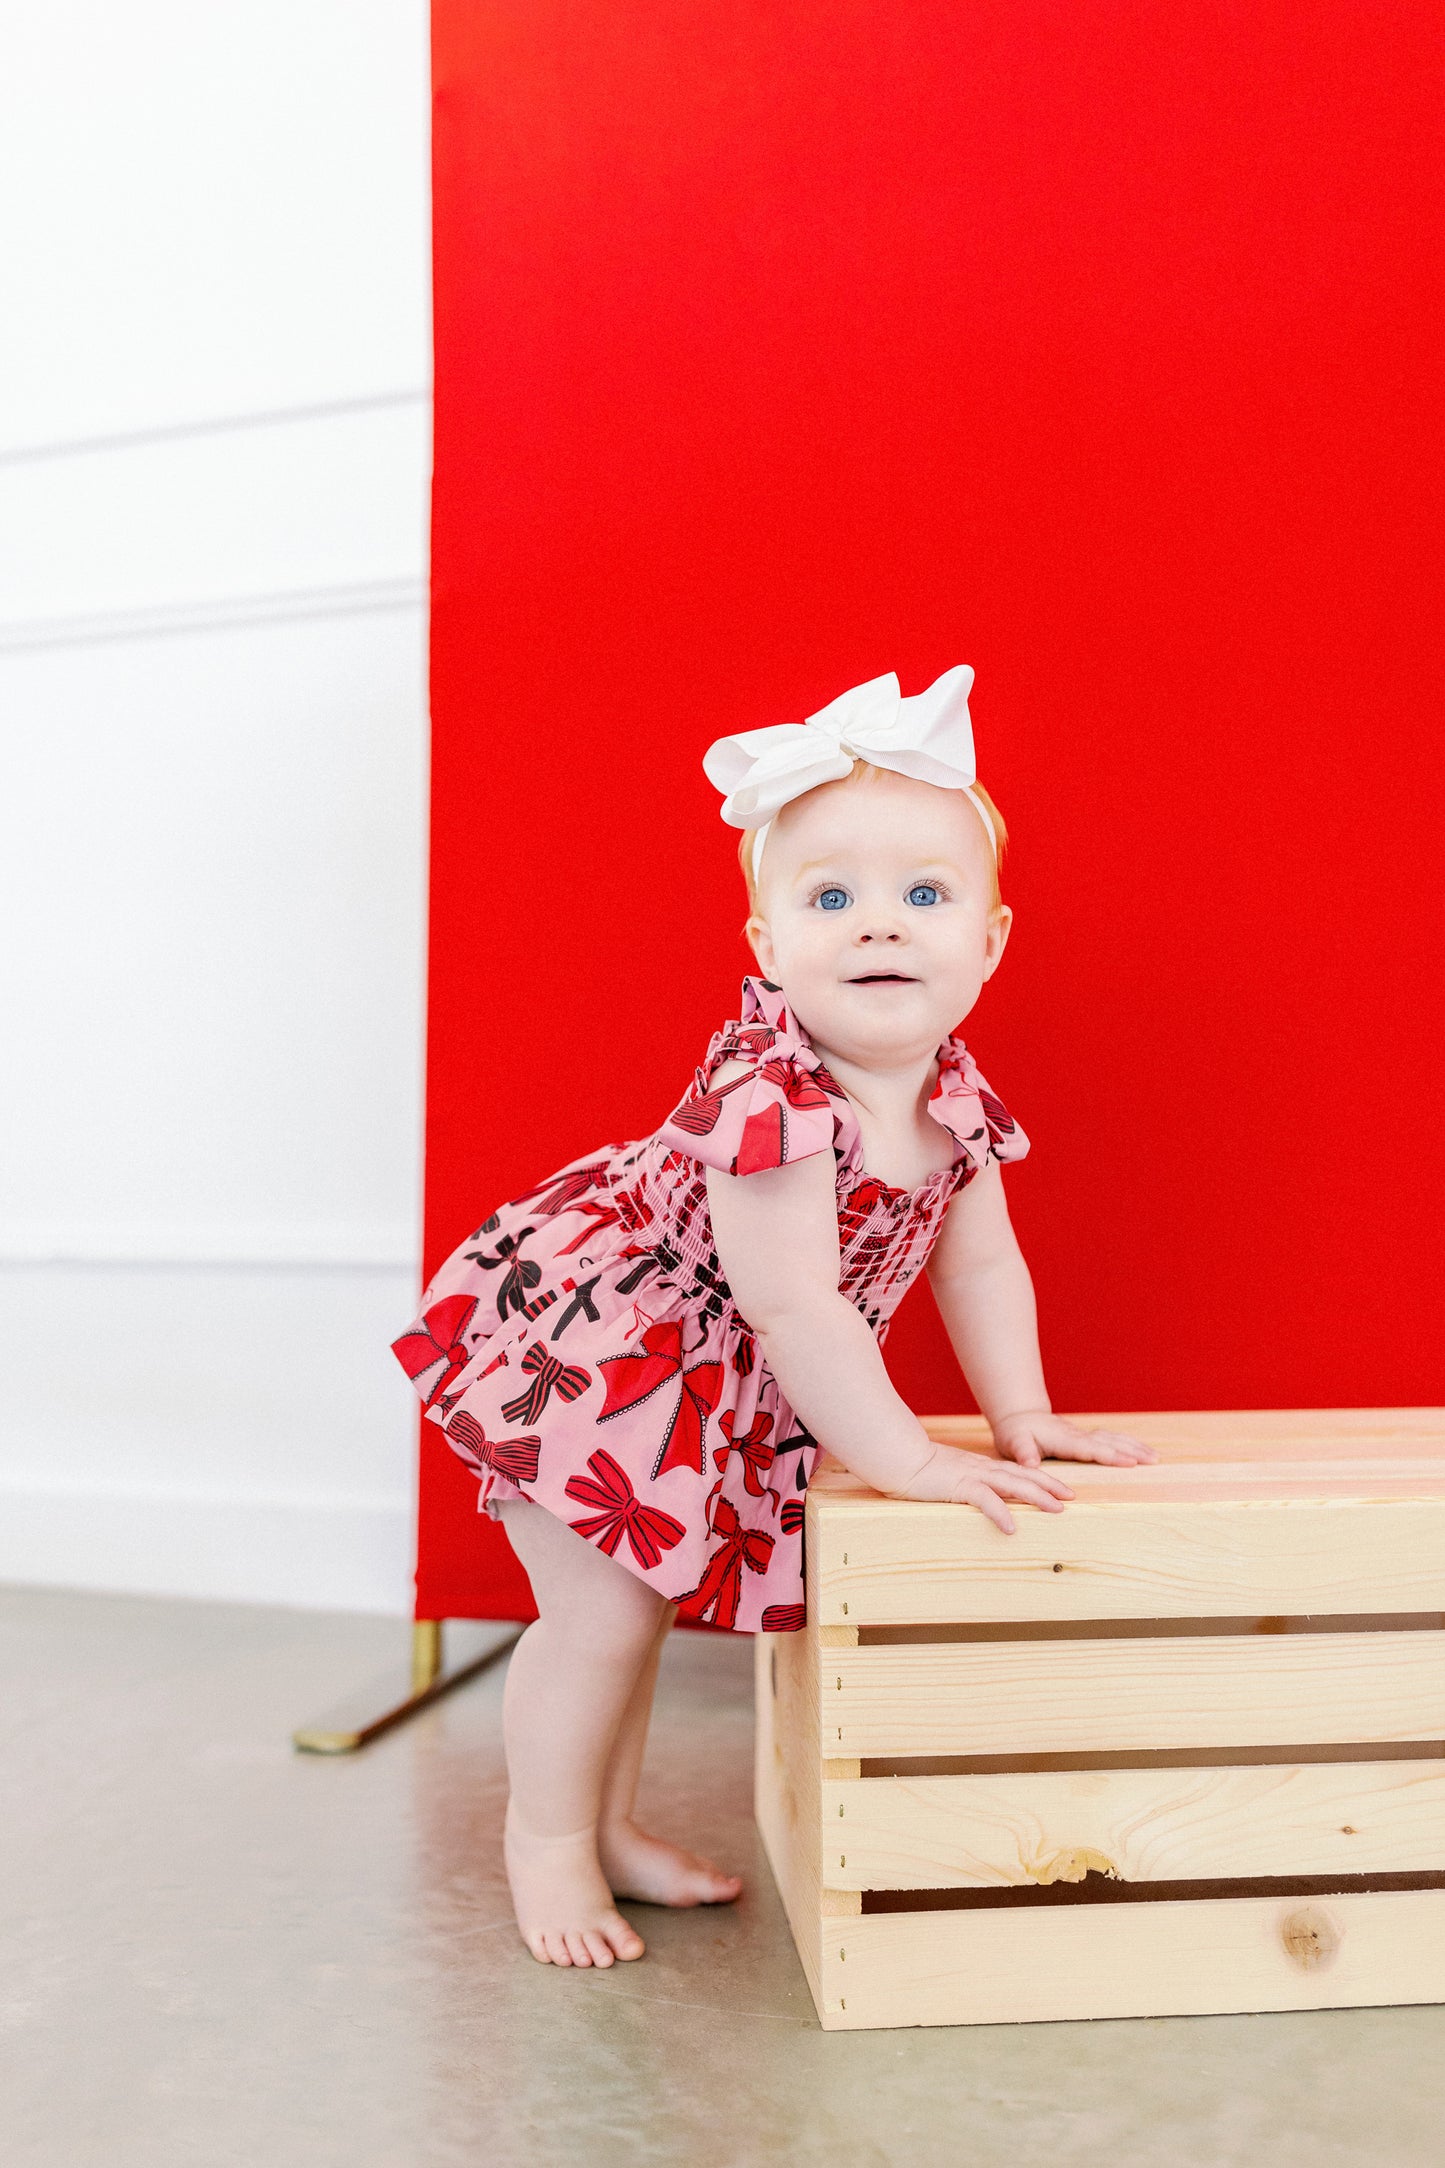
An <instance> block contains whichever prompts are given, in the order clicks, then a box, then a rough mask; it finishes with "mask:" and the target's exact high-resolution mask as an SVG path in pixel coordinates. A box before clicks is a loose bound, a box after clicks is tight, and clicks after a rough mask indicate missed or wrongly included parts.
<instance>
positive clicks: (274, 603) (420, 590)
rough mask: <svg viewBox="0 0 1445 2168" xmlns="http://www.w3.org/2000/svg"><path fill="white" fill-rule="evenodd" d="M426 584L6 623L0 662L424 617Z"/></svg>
mask: <svg viewBox="0 0 1445 2168" xmlns="http://www.w3.org/2000/svg"><path fill="white" fill-rule="evenodd" d="M426 600H427V583H426V581H425V580H424V579H421V578H418V577H417V576H416V575H415V574H409V575H407V576H406V577H404V578H399V579H386V580H342V581H339V582H337V583H336V584H335V585H333V586H327V587H294V588H282V589H280V590H279V591H277V592H276V593H274V594H261V595H231V596H226V595H220V596H211V597H207V598H204V599H198V600H196V601H193V602H162V603H154V604H147V605H144V606H142V607H139V608H132V609H125V610H99V611H86V612H81V613H78V614H76V615H75V616H67V617H37V618H29V619H14V620H12V621H11V622H10V623H8V624H7V623H6V622H5V621H4V620H3V619H0V654H13V653H16V652H18V651H21V650H24V649H34V648H46V647H89V646H93V645H94V644H96V643H97V642H101V641H115V640H156V639H166V638H169V637H171V636H173V635H174V634H176V633H188V632H220V631H229V630H231V629H232V628H233V627H236V626H241V625H275V624H285V623H288V622H292V621H295V620H298V619H307V618H321V617H362V616H368V615H371V614H373V613H375V612H378V611H388V610H390V611H396V610H420V609H422V608H424V607H425V605H426Z"/></svg>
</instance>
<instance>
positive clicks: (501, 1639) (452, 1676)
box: [291, 1618, 522, 1754]
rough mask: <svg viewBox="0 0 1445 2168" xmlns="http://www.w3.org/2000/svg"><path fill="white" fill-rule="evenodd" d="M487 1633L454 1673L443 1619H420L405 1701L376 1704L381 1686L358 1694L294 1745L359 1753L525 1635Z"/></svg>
mask: <svg viewBox="0 0 1445 2168" xmlns="http://www.w3.org/2000/svg"><path fill="white" fill-rule="evenodd" d="M478 1630H479V1631H480V1632H481V1633H482V1634H483V1636H484V1646H483V1647H482V1648H481V1649H480V1650H477V1651H474V1652H472V1653H471V1654H469V1655H468V1656H467V1657H466V1658H465V1659H464V1661H463V1662H461V1663H459V1664H458V1665H457V1667H456V1669H455V1670H454V1671H447V1670H445V1669H444V1667H443V1664H442V1621H441V1620H440V1619H433V1618H419V1619H417V1620H416V1621H415V1623H414V1624H413V1626H412V1629H411V1692H410V1693H409V1694H408V1695H407V1696H406V1697H405V1699H404V1700H402V1701H396V1702H393V1703H392V1704H391V1705H390V1706H389V1707H385V1706H383V1707H382V1708H381V1709H380V1710H378V1708H377V1701H378V1700H379V1699H380V1697H381V1696H382V1694H384V1692H385V1688H384V1687H378V1688H376V1689H375V1690H374V1691H373V1692H371V1693H367V1694H355V1695H352V1696H350V1697H348V1699H347V1700H345V1701H344V1702H341V1703H339V1704H338V1706H337V1707H336V1708H334V1709H329V1710H328V1711H327V1713H326V1715H325V1716H319V1717H318V1718H317V1719H316V1721H315V1723H314V1724H303V1725H302V1726H301V1729H300V1730H299V1731H294V1732H293V1733H292V1734H291V1737H292V1741H293V1743H294V1744H295V1745H296V1746H297V1747H299V1748H300V1750H301V1752H302V1753H303V1754H354V1753H355V1752H356V1750H357V1748H358V1747H362V1746H367V1745H369V1744H370V1742H371V1741H372V1740H373V1739H376V1738H379V1737H380V1735H381V1733H382V1732H384V1731H390V1729H391V1727H392V1725H393V1724H401V1723H404V1722H405V1721H406V1719H407V1717H409V1716H415V1715H416V1713H417V1711H418V1709H429V1708H430V1707H431V1705H432V1703H433V1702H434V1701H440V1700H441V1698H442V1695H443V1694H449V1693H450V1692H451V1690H452V1688H453V1687H454V1686H463V1685H465V1683H466V1681H467V1680H468V1679H474V1678H476V1676H477V1674H478V1673H479V1672H482V1671H485V1670H486V1669H487V1667H488V1665H489V1664H494V1663H495V1662H496V1661H497V1658H498V1657H499V1656H505V1655H506V1653H507V1651H508V1649H510V1648H511V1647H512V1646H513V1644H514V1643H515V1642H516V1641H517V1640H519V1639H520V1637H521V1634H522V1628H521V1627H520V1626H512V1625H493V1626H484V1627H481V1628H479V1629H478Z"/></svg>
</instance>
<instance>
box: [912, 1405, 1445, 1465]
mask: <svg viewBox="0 0 1445 2168" xmlns="http://www.w3.org/2000/svg"><path fill="white" fill-rule="evenodd" d="M921 1421H922V1423H923V1427H924V1429H925V1430H926V1431H927V1432H928V1434H929V1436H930V1437H932V1438H941V1439H942V1440H943V1441H944V1443H945V1444H947V1445H969V1446H974V1447H975V1448H978V1449H981V1450H983V1451H989V1450H991V1449H992V1433H991V1432H990V1430H989V1427H988V1424H987V1423H986V1422H985V1421H984V1419H983V1417H982V1416H981V1415H925V1416H923V1417H922V1418H921ZM1069 1421H1070V1422H1073V1423H1079V1424H1082V1426H1083V1427H1084V1429H1086V1430H1097V1429H1104V1430H1126V1431H1128V1432H1129V1433H1130V1434H1131V1435H1132V1436H1133V1437H1136V1438H1142V1439H1143V1441H1144V1443H1145V1444H1146V1445H1152V1446H1154V1447H1155V1448H1156V1449H1157V1450H1158V1451H1159V1452H1160V1453H1161V1454H1163V1455H1164V1456H1165V1458H1166V1459H1167V1460H1168V1461H1171V1462H1174V1461H1181V1460H1183V1461H1191V1462H1201V1463H1204V1462H1209V1461H1211V1460H1222V1461H1230V1460H1241V1461H1268V1460H1274V1461H1279V1462H1286V1461H1290V1460H1315V1459H1336V1458H1339V1459H1348V1460H1359V1459H1364V1460H1368V1461H1374V1460H1389V1459H1392V1458H1394V1457H1396V1456H1397V1455H1398V1456H1411V1457H1414V1458H1417V1459H1425V1460H1441V1459H1445V1408H1185V1409H1176V1408H1171V1409H1165V1410H1158V1409H1155V1410H1147V1411H1145V1410H1134V1411H1122V1412H1121V1411H1113V1412H1109V1413H1104V1414H1093V1415H1070V1417H1069ZM1059 1465H1060V1466H1064V1465H1069V1466H1073V1465H1074V1463H1068V1464H1065V1463H1063V1462H1060V1463H1059Z"/></svg>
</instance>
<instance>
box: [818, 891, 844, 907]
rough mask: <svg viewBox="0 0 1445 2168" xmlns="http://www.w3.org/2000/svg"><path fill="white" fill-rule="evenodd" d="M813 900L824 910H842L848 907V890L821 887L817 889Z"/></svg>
mask: <svg viewBox="0 0 1445 2168" xmlns="http://www.w3.org/2000/svg"><path fill="white" fill-rule="evenodd" d="M814 901H815V902H817V903H819V904H821V905H822V907H823V909H824V910H825V911H844V910H846V909H847V907H848V891H847V889H846V888H823V889H820V890H819V891H818V894H817V896H816V897H815V898H814Z"/></svg>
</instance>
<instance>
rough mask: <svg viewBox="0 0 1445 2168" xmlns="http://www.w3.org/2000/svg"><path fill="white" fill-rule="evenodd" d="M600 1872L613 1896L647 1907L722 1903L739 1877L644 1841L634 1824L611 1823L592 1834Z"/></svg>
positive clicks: (737, 1887) (656, 1841)
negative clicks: (609, 1886)
mask: <svg viewBox="0 0 1445 2168" xmlns="http://www.w3.org/2000/svg"><path fill="white" fill-rule="evenodd" d="M597 1853H598V1857H599V1859H600V1860H601V1863H602V1871H603V1873H604V1874H605V1875H606V1877H607V1880H608V1882H609V1883H610V1884H611V1886H612V1888H613V1890H614V1891H615V1892H616V1894H617V1895H618V1896H619V1897H635V1898H639V1899H640V1900H641V1901H642V1902H643V1903H644V1904H650V1905H728V1904H731V1903H732V1901H733V1899H734V1898H735V1897H736V1896H737V1895H738V1894H739V1893H740V1891H741V1889H742V1886H743V1885H742V1877H741V1876H740V1875H736V1874H724V1873H723V1871H722V1869H721V1868H720V1867H715V1866H714V1865H713V1863H712V1861H711V1860H710V1859H699V1858H698V1856H697V1854H696V1853H695V1852H684V1851H683V1850H682V1848H681V1846H680V1845H676V1844H665V1843H664V1842H663V1840H662V1838H661V1837H650V1836H649V1835H648V1833H647V1831H646V1830H645V1829H639V1828H638V1827H637V1824H636V1823H635V1822H612V1823H609V1825H608V1827H607V1828H606V1829H600V1830H599V1831H598V1833H597Z"/></svg>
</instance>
